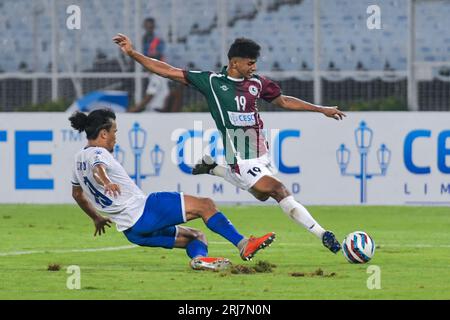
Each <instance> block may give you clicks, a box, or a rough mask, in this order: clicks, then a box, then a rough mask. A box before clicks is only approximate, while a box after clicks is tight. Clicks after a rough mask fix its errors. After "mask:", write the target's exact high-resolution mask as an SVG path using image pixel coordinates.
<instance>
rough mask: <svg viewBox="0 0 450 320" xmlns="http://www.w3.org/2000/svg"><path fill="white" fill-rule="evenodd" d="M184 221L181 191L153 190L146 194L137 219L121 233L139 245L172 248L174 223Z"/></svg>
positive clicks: (175, 229)
mask: <svg viewBox="0 0 450 320" xmlns="http://www.w3.org/2000/svg"><path fill="white" fill-rule="evenodd" d="M184 222H186V212H185V211H184V197H183V193H179V192H155V193H151V194H150V195H149V196H148V198H147V201H146V202H145V207H144V213H143V214H142V216H141V217H140V218H139V220H138V221H137V222H136V223H135V224H134V225H133V226H132V227H131V228H129V229H127V230H125V231H124V232H123V233H124V234H125V236H126V237H127V239H128V240H129V241H130V242H132V243H134V244H137V245H140V246H145V247H163V248H167V249H172V248H173V246H174V244H175V239H176V236H177V228H176V225H178V224H181V223H184Z"/></svg>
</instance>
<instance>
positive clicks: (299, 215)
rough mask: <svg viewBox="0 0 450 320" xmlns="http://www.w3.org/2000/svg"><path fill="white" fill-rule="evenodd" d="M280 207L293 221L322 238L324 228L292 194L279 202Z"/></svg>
mask: <svg viewBox="0 0 450 320" xmlns="http://www.w3.org/2000/svg"><path fill="white" fill-rule="evenodd" d="M279 205H280V207H281V209H283V211H284V212H285V213H286V214H287V215H288V216H289V217H290V218H291V219H293V220H294V221H295V222H297V223H298V224H301V225H302V226H303V227H305V228H306V229H307V230H308V231H309V232H311V233H312V234H314V235H315V236H316V237H318V238H319V239H322V236H323V234H324V233H325V230H324V229H323V228H322V227H321V226H320V224H318V223H317V221H316V220H314V218H313V217H312V216H311V214H310V213H309V212H308V210H306V208H305V207H304V206H302V205H301V204H300V203H298V202H297V201H295V199H294V197H293V196H289V197H286V198H284V199H283V200H281V201H280V203H279Z"/></svg>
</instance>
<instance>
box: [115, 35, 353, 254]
mask: <svg viewBox="0 0 450 320" xmlns="http://www.w3.org/2000/svg"><path fill="white" fill-rule="evenodd" d="M113 41H114V42H115V43H116V44H118V45H119V46H120V48H121V49H122V51H123V52H124V53H126V54H127V55H129V56H130V57H131V58H133V59H134V60H136V61H137V62H139V63H140V64H141V65H143V66H144V67H145V68H146V69H148V70H149V71H151V72H154V73H156V74H158V75H160V76H162V77H166V78H169V79H172V80H175V81H178V82H181V83H183V84H185V85H191V86H193V87H194V88H195V89H197V90H198V91H200V92H201V93H202V94H203V95H204V96H205V98H206V100H207V102H208V107H209V110H210V112H211V115H212V117H213V118H214V121H215V122H216V126H217V128H218V129H219V130H220V132H221V133H222V139H223V144H224V148H225V149H224V150H225V158H226V161H227V164H228V166H226V167H225V166H220V165H217V164H216V163H214V161H213V160H212V159H211V158H210V157H208V156H206V157H204V158H203V159H202V160H201V162H200V163H199V164H197V165H196V166H195V168H194V170H193V172H192V173H193V174H212V175H216V176H220V177H222V178H224V179H225V180H227V181H228V182H230V183H232V184H233V185H235V186H238V187H240V188H241V189H244V190H248V191H249V192H250V193H251V194H253V195H254V196H255V197H256V198H257V199H258V200H261V201H265V200H267V199H268V198H270V197H272V198H273V199H275V200H276V201H277V202H278V204H279V205H280V207H281V209H282V210H283V211H284V212H285V213H286V214H287V215H288V216H289V217H291V218H292V219H293V220H294V221H296V222H297V223H298V224H300V225H302V226H304V227H305V228H306V229H307V230H309V231H310V232H311V233H313V234H314V235H316V236H317V237H318V238H319V239H321V240H322V243H323V245H324V246H325V247H327V248H328V249H329V250H330V251H332V252H333V253H337V252H338V251H339V250H340V249H341V246H340V244H339V242H338V241H337V240H336V237H335V236H334V234H333V233H332V232H330V231H326V230H325V229H323V228H322V227H321V226H320V225H319V224H318V223H317V221H316V220H315V219H314V218H313V217H312V216H311V214H310V213H309V212H308V210H307V209H306V208H305V207H304V206H302V205H301V204H300V203H298V202H297V201H296V200H295V199H294V197H293V196H292V195H291V193H290V192H289V191H288V190H287V188H286V187H285V186H284V184H283V183H282V182H280V181H279V180H278V179H276V178H275V177H274V176H273V172H272V167H271V164H270V159H269V157H268V143H267V140H266V138H265V135H264V131H263V122H262V120H261V117H260V115H259V113H258V107H257V101H258V99H264V100H266V101H267V102H270V103H273V104H275V105H278V106H280V107H282V108H285V109H289V110H296V111H313V112H320V113H322V114H324V115H325V116H327V117H329V118H333V119H336V120H342V119H343V117H345V114H344V113H343V112H341V111H340V110H338V108H337V107H323V106H317V105H314V104H311V103H308V102H305V101H302V100H300V99H298V98H295V97H290V96H286V95H283V94H282V92H281V89H280V87H279V86H278V85H277V84H276V83H275V82H273V81H271V80H269V79H267V78H265V77H262V76H259V75H256V74H255V72H256V61H257V59H258V57H259V54H260V49H261V48H260V46H259V45H258V44H257V43H255V42H254V41H252V40H250V39H245V38H239V39H236V40H235V42H234V43H233V44H232V45H231V47H230V50H229V51H228V59H229V63H228V66H225V67H224V68H223V69H222V71H221V72H219V73H215V72H209V71H208V72H205V71H185V70H182V69H179V68H175V67H173V66H171V65H169V64H167V63H165V62H162V61H159V60H156V59H151V58H148V57H145V56H144V55H142V54H140V53H138V52H136V51H135V50H134V49H133V46H132V43H131V41H130V39H129V38H128V37H127V36H125V35H122V34H118V35H117V36H116V37H114V38H113Z"/></svg>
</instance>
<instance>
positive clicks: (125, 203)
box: [72, 147, 147, 231]
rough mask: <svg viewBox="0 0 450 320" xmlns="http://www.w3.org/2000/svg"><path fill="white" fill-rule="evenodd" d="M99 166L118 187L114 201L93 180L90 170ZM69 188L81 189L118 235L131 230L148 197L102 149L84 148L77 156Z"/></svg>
mask: <svg viewBox="0 0 450 320" xmlns="http://www.w3.org/2000/svg"><path fill="white" fill-rule="evenodd" d="M99 164H103V165H104V166H105V168H106V173H107V174H108V177H109V178H110V179H111V181H112V182H113V183H116V184H118V185H119V186H120V192H121V194H120V195H117V198H114V197H113V196H111V195H106V194H105V190H104V188H103V186H101V185H100V184H99V183H97V181H96V180H95V179H94V176H93V169H94V167H95V166H96V165H99ZM72 185H74V186H80V187H81V188H82V189H83V192H84V194H85V196H86V197H87V198H88V199H89V201H90V202H91V203H92V204H93V205H94V206H95V208H96V209H97V210H98V211H100V212H101V213H105V214H107V215H108V217H109V218H110V219H111V220H112V221H113V222H114V223H115V224H116V227H117V230H118V231H124V230H126V229H128V228H130V227H132V226H133V225H134V224H135V223H136V221H137V220H139V218H140V217H141V215H142V213H143V212H144V207H145V202H146V199H147V197H146V196H145V194H144V193H143V192H142V191H141V189H139V188H138V186H136V184H135V183H134V181H133V180H131V178H130V177H129V176H128V174H127V172H126V171H125V169H124V168H123V167H122V166H121V165H120V163H119V162H117V161H116V159H114V157H113V156H112V154H111V153H110V152H109V151H108V150H106V149H105V148H100V147H86V148H84V149H83V150H81V151H80V152H78V153H77V154H76V156H75V164H74V168H73V174H72Z"/></svg>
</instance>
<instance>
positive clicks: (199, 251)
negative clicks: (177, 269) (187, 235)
mask: <svg viewBox="0 0 450 320" xmlns="http://www.w3.org/2000/svg"><path fill="white" fill-rule="evenodd" d="M186 253H187V255H188V256H189V258H191V259H193V258H195V257H198V256H201V257H207V256H208V246H207V245H206V244H205V243H204V242H202V241H200V240H197V239H194V240H192V241H191V242H189V243H188V245H187V246H186Z"/></svg>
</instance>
